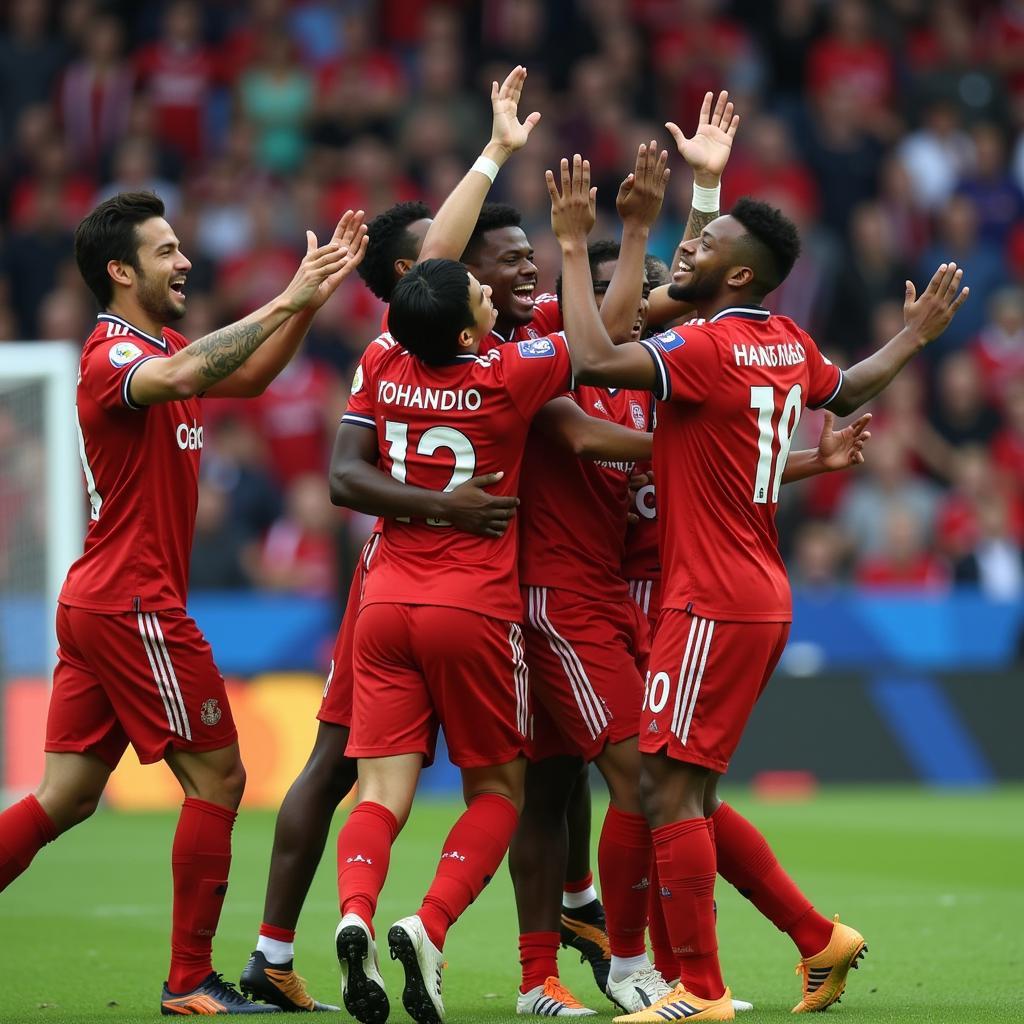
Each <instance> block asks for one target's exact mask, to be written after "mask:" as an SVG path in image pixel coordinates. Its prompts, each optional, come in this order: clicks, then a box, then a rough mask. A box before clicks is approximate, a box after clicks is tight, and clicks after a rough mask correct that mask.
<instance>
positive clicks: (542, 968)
mask: <svg viewBox="0 0 1024 1024" xmlns="http://www.w3.org/2000/svg"><path fill="white" fill-rule="evenodd" d="M560 941H561V938H560V936H559V934H558V932H523V934H522V935H520V936H519V962H520V963H521V964H522V965H523V983H522V985H520V986H519V991H520V992H529V991H530V989H531V988H536V987H537V986H538V985H543V984H544V982H545V981H547V980H548V978H557V977H558V943H559V942H560Z"/></svg>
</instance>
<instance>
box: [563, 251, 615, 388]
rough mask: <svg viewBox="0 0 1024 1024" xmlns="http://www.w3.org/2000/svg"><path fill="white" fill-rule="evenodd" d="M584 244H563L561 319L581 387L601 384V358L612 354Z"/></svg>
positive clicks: (602, 380) (574, 372) (602, 381)
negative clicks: (599, 311) (595, 294)
mask: <svg viewBox="0 0 1024 1024" xmlns="http://www.w3.org/2000/svg"><path fill="white" fill-rule="evenodd" d="M593 295H594V281H593V278H592V277H591V276H590V263H589V261H588V259H587V245H586V241H585V240H582V241H578V242H573V243H570V244H566V243H563V245H562V319H563V322H564V324H565V336H566V339H567V340H568V342H569V355H570V357H571V358H572V369H573V375H574V376H575V378H576V380H577V382H578V383H581V384H602V383H605V381H604V378H602V377H601V376H600V372H599V371H600V367H601V366H602V363H603V361H604V360H603V357H606V356H608V355H609V354H611V353H613V352H614V349H615V346H614V345H613V344H612V341H611V339H610V338H609V337H608V332H607V331H606V330H605V327H604V324H603V323H602V321H601V316H600V314H599V313H598V310H597V303H596V302H595V301H594V298H593Z"/></svg>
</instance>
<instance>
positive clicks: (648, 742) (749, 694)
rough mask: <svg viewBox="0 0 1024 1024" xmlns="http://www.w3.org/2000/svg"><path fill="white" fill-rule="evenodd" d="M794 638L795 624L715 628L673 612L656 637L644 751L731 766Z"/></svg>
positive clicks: (642, 733) (714, 624)
mask: <svg viewBox="0 0 1024 1024" xmlns="http://www.w3.org/2000/svg"><path fill="white" fill-rule="evenodd" d="M788 638H789V623H788V622H715V621H713V620H711V619H702V618H700V617H699V616H696V615H691V614H689V613H688V612H684V611H679V610H678V609H676V608H666V609H664V610H663V611H662V613H661V618H660V619H659V621H658V631H657V632H656V633H655V635H654V646H653V649H652V651H651V660H650V669H649V670H648V672H647V684H646V687H645V692H644V701H643V712H642V714H641V716H640V749H641V751H643V752H644V753H647V754H653V753H655V752H657V751H659V750H664V751H665V752H666V753H667V754H668V756H669V757H672V758H675V759H676V760H677V761H686V762H687V763H689V764H699V765H704V767H706V768H711V769H713V770H714V771H716V772H724V771H725V770H726V769H727V768H728V767H729V759H730V758H731V757H732V755H733V752H734V751H735V750H736V747H737V745H738V744H739V741H740V736H742V735H743V730H744V728H745V727H746V724H747V719H748V718H749V717H750V712H751V711H752V710H753V709H754V705H755V704H756V703H757V700H758V698H759V697H760V696H761V693H762V691H763V690H764V688H765V686H766V685H767V684H768V680H769V679H770V678H771V674H772V672H774V671H775V666H776V665H777V664H778V662H779V658H780V657H781V656H782V652H783V650H784V649H785V647H786V640H787V639H788Z"/></svg>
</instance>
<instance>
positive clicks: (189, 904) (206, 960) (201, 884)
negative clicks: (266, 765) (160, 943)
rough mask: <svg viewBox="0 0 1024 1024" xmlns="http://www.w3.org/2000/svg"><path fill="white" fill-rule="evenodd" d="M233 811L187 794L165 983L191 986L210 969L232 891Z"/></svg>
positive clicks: (176, 849) (175, 854)
mask: <svg viewBox="0 0 1024 1024" xmlns="http://www.w3.org/2000/svg"><path fill="white" fill-rule="evenodd" d="M235 817H236V815H235V812H234V811H229V810H228V809H227V808H226V807H221V806H220V805H219V804H211V803H209V802H208V801H206V800H197V799H195V798H194V797H186V799H185V802H184V803H183V804H182V805H181V815H180V816H179V818H178V828H177V830H176V831H175V833H174V845H173V846H172V847H171V874H172V876H173V878H174V904H173V908H172V911H171V969H170V972H169V973H168V976H167V987H168V988H169V989H170V990H171V991H172V992H189V991H190V990H192V989H194V988H195V987H196V986H197V985H198V984H199V983H200V982H201V981H202V980H203V979H204V978H205V977H206V976H207V975H208V974H209V973H210V972H211V971H212V970H213V963H212V961H211V954H212V948H213V936H214V933H215V932H216V931H217V922H218V921H219V920H220V908H221V907H222V906H223V905H224V896H225V895H226V894H227V891H228V869H229V868H230V867H231V827H232V826H233V825H234V823H235Z"/></svg>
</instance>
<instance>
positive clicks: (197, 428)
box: [0, 193, 366, 1014]
mask: <svg viewBox="0 0 1024 1024" xmlns="http://www.w3.org/2000/svg"><path fill="white" fill-rule="evenodd" d="M163 213H164V207H163V203H162V202H161V201H160V199H158V198H157V197H156V196H155V195H152V194H151V193H122V194H120V195H117V196H114V197H113V198H111V199H108V200H107V201H106V202H104V203H101V204H100V205H99V206H98V207H97V208H96V209H95V210H93V212H92V213H91V214H89V216H88V217H86V218H85V220H83V221H82V223H81V224H80V225H79V226H78V230H77V231H76V233H75V256H76V259H77V261H78V267H79V270H80V271H81V273H82V276H83V278H84V279H85V281H86V283H87V284H88V285H89V287H90V289H91V290H92V292H93V294H94V295H95V296H96V299H97V301H98V302H99V304H100V307H101V309H102V310H103V311H102V312H101V313H100V314H99V317H98V319H97V323H96V329H95V330H94V331H93V332H92V334H91V335H90V336H89V338H88V340H87V341H86V343H85V347H84V349H83V351H82V361H81V370H80V374H79V381H78V399H77V411H78V424H79V442H80V446H81V453H82V465H83V468H84V470H85V480H86V485H87V487H88V492H89V502H90V506H91V512H90V522H89V528H88V531H87V534H86V539H85V551H84V553H83V554H82V556H81V557H80V558H79V559H78V560H77V561H76V562H75V563H74V564H73V565H72V566H71V569H70V570H69V571H68V576H67V579H66V581H65V583H64V587H63V590H62V591H61V594H60V599H59V600H60V603H59V605H58V607H57V639H58V641H59V644H60V647H59V650H58V663H57V667H56V669H55V671H54V677H53V690H52V693H51V696H50V709H49V716H48V720H47V725H46V747H45V749H46V763H45V770H44V775H43V781H42V783H41V785H40V787H39V789H38V790H37V792H36V794H35V795H32V796H28V797H26V798H25V799H24V800H22V801H21V802H20V803H18V804H15V805H14V806H13V807H10V808H8V809H7V810H6V811H5V812H4V813H3V814H2V815H0V889H2V888H4V887H5V886H7V885H8V884H9V883H10V882H11V881H12V880H13V879H14V878H16V877H17V876H18V875H19V874H20V873H21V872H22V871H24V870H25V869H26V868H27V867H28V865H29V863H30V861H31V860H32V858H33V856H34V855H35V854H36V852H37V851H38V850H39V849H40V848H41V847H42V846H43V845H44V844H46V843H48V842H50V841H51V840H53V839H55V838H56V837H57V836H58V835H60V834H61V833H62V832H64V831H66V830H67V829H69V828H71V827H72V826H74V825H77V824H78V823H79V822H81V821H83V820H85V819H86V818H87V817H89V815H90V814H92V812H93V811H94V810H95V808H96V805H97V803H98V801H99V798H100V796H101V794H102V793H103V789H104V787H105V786H106V783H107V779H108V778H109V776H110V773H111V771H112V770H113V769H114V768H115V767H116V765H117V763H118V761H120V759H121V755H122V754H123V753H124V751H125V748H126V747H127V745H128V744H129V743H131V744H132V746H134V747H135V751H136V753H137V754H138V757H139V760H140V761H142V762H143V763H144V764H148V763H152V762H155V761H159V760H164V761H166V762H167V764H168V765H169V767H170V768H171V771H172V772H174V774H175V776H176V777H177V779H178V781H179V782H180V784H181V787H182V790H183V791H184V793H185V801H184V804H183V806H182V810H181V816H180V818H179V821H178V828H177V832H176V833H175V837H174V846H173V850H172V854H171V869H172V875H173V879H174V900H173V911H172V918H173V922H172V932H171V965H170V973H169V975H168V979H167V982H166V983H165V985H164V989H163V994H162V996H161V1004H160V1005H161V1012H162V1013H165V1014H194V1013H203V1014H221V1013H223V1014H230V1013H265V1012H276V1010H277V1007H274V1006H267V1005H259V1004H254V1003H250V1002H249V1001H248V1000H246V999H244V998H243V997H242V996H241V995H240V994H239V993H238V992H237V991H235V990H234V988H233V987H232V986H231V985H230V984H229V983H227V982H224V981H223V980H222V978H221V976H220V975H219V974H216V973H215V972H214V971H213V969H212V966H211V959H210V958H211V943H212V940H213V935H214V933H215V931H216V929H217V922H218V919H219V918H220V911H221V905H222V904H223V901H224V895H225V893H226V891H227V879H228V867H229V864H230V861H231V829H232V825H233V824H234V820H235V812H236V809H237V807H238V804H239V801H240V800H241V797H242V790H243V787H244V784H245V771H244V769H243V767H242V761H241V758H240V756H239V751H238V743H237V739H236V732H235V726H234V722H233V721H232V717H231V709H230V707H229V706H228V702H227V695H226V692H225V689H224V680H223V678H222V677H221V675H220V673H219V672H218V671H217V667H216V665H215V664H214V662H213V657H212V654H211V651H210V647H209V645H208V644H207V643H206V640H205V639H204V638H203V636H202V634H201V633H200V632H199V629H198V628H197V626H196V624H195V622H194V621H193V620H192V619H191V618H189V617H188V615H187V614H186V613H185V599H186V590H187V584H188V564H189V551H190V548H191V543H192V531H193V527H194V524H195V516H196V502H197V493H198V479H199V458H200V455H201V453H202V448H203V417H202V408H201V405H200V402H199V396H200V395H201V394H202V395H205V396H207V397H211V398H217V397H244V396H250V395H256V394H259V393H260V392H262V390H263V389H264V388H265V387H266V386H267V384H269V383H270V381H271V380H273V379H274V377H275V376H276V375H277V374H278V373H279V372H280V371H281V370H282V369H283V368H284V367H285V365H286V364H287V363H288V361H289V360H290V359H291V358H292V356H293V355H294V354H295V352H296V351H297V349H298V346H299V344H300V343H301V341H302V339H303V337H304V336H305V334H306V331H307V329H308V327H309V324H310V322H311V320H312V318H313V316H314V314H315V312H316V310H317V309H318V308H319V307H320V306H322V305H323V303H324V302H326V301H327V299H328V298H329V297H330V296H331V295H332V294H333V292H334V291H335V289H336V288H337V287H338V285H339V284H340V282H341V281H342V280H343V279H344V278H345V277H346V276H347V275H348V274H349V273H350V272H351V271H352V270H354V269H355V267H356V266H357V265H358V264H359V261H360V260H361V259H362V256H363V253H364V251H365V247H366V228H365V226H364V225H363V223H362V211H359V212H358V213H353V212H352V211H351V210H350V211H348V212H347V213H346V214H345V215H344V217H342V219H341V220H340V221H339V223H338V226H337V228H336V230H335V233H334V237H333V238H332V239H331V240H330V242H329V243H328V244H326V245H323V246H320V245H318V244H317V240H316V237H315V235H314V234H313V233H312V232H311V231H308V232H307V233H306V240H307V251H306V254H305V256H304V257H303V259H302V262H301V263H300V265H299V269H298V271H297V272H296V274H295V277H294V278H293V279H292V281H291V283H290V284H289V285H288V287H287V288H286V289H285V290H284V291H283V292H282V293H281V294H280V295H279V296H277V297H276V298H275V299H273V300H272V301H271V302H269V303H267V305H265V306H263V307H262V308H261V309H258V310H257V311H256V312H255V313H252V314H250V315H249V316H247V317H246V318H245V319H243V320H240V321H238V322H237V323H234V324H231V325H230V326H228V327H225V328H223V329H221V330H219V331H214V332H213V333H212V334H208V335H206V336H205V337H203V338H200V339H199V340H198V341H195V342H192V343H191V344H189V342H188V341H187V340H186V339H185V338H184V337H183V336H182V335H181V334H179V333H178V332H177V331H174V330H172V329H171V328H170V327H169V326H168V324H170V323H172V322H174V321H176V320H178V319H180V318H181V317H182V316H184V314H185V302H186V298H185V296H186V287H185V286H186V281H187V278H188V272H189V269H190V267H191V264H190V263H189V261H188V259H187V258H186V256H185V255H184V253H182V251H181V250H180V248H179V246H178V239H177V238H176V236H175V234H174V231H173V230H172V229H171V226H170V225H169V224H168V223H167V221H166V220H164V217H163Z"/></svg>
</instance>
